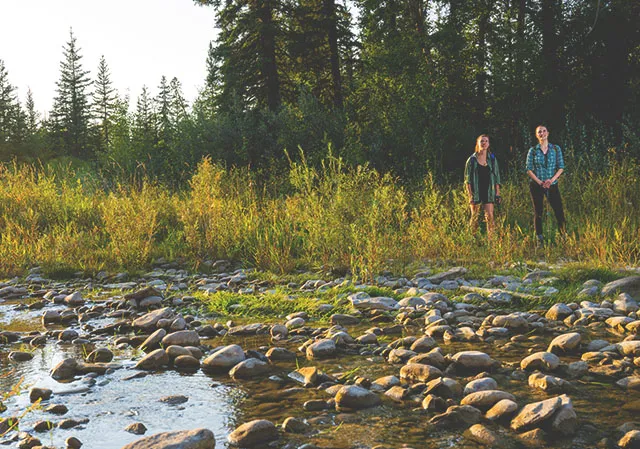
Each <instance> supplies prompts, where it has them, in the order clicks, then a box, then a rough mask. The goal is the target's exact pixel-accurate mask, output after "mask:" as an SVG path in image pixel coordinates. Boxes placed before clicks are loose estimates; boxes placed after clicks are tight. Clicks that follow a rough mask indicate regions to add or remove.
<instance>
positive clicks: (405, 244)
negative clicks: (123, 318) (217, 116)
mask: <svg viewBox="0 0 640 449" xmlns="http://www.w3.org/2000/svg"><path fill="white" fill-rule="evenodd" d="M577 168H578V169H575V170H572V171H570V172H569V173H567V174H566V176H563V180H562V183H561V189H562V192H563V196H564V202H565V209H566V213H567V219H568V230H569V235H568V237H567V238H566V239H564V240H563V241H562V242H560V241H559V239H556V242H555V244H552V245H549V246H548V247H547V248H545V249H544V251H540V250H538V251H536V249H535V247H534V241H533V230H532V223H531V222H532V210H531V209H532V208H531V205H530V200H529V196H528V191H527V184H526V181H525V179H524V175H523V174H521V173H518V174H517V176H515V175H514V176H511V179H507V180H506V181H505V182H504V185H503V188H502V194H503V199H504V201H503V206H502V207H501V208H500V210H499V211H498V214H497V222H498V226H497V228H498V229H497V232H496V235H495V237H494V238H493V239H492V241H487V239H486V236H485V235H484V234H481V235H479V236H478V235H472V234H470V233H469V231H468V226H467V224H468V206H467V202H466V200H465V195H464V190H463V188H462V185H442V184H438V183H436V182H435V181H434V180H433V178H432V177H430V176H428V177H427V178H426V179H425V182H424V185H423V186H421V187H420V188H419V189H411V190H409V189H407V188H405V187H403V186H402V185H401V183H400V182H398V180H397V179H394V178H393V177H391V176H390V175H382V174H379V173H377V172H376V171H374V170H371V169H368V168H366V167H355V168H354V167H347V166H345V165H344V164H343V163H342V161H341V160H339V159H335V158H327V159H326V160H325V161H324V164H323V165H322V167H321V168H319V169H315V168H312V167H310V166H309V165H307V164H305V163H304V162H303V163H297V164H292V165H291V167H290V170H289V172H288V173H285V174H283V177H284V178H283V180H282V182H281V183H280V185H278V188H275V187H273V186H261V187H257V186H258V183H256V182H255V181H256V180H255V178H254V173H252V172H250V171H248V170H227V169H223V168H221V167H219V166H217V165H215V164H212V163H211V162H210V161H209V160H206V159H205V160H203V161H202V162H201V163H200V165H199V167H198V169H197V171H196V172H195V174H194V176H193V177H192V178H191V180H190V183H189V186H188V188H186V189H184V190H183V191H180V192H174V191H170V190H169V189H167V188H165V187H163V186H162V185H159V184H157V183H153V182H150V181H145V180H141V181H136V182H131V183H127V184H120V185H117V186H115V187H113V186H112V187H110V188H108V189H105V188H104V187H103V184H102V183H100V182H98V181H97V180H95V179H92V178H91V177H86V176H85V177H83V178H82V179H83V180H82V181H79V180H78V179H79V178H78V176H76V173H74V172H73V171H72V170H71V169H63V170H60V169H59V170H57V172H56V174H52V173H51V172H49V171H47V170H45V169H43V168H42V167H36V166H30V165H22V166H18V165H13V164H10V165H0V232H1V240H0V273H1V274H2V275H4V276H10V275H15V274H22V273H24V272H25V270H26V269H27V268H29V267H31V266H33V265H36V264H37V265H41V266H42V267H43V268H44V270H45V272H47V273H49V274H64V273H72V272H75V271H79V270H81V271H86V272H97V271H99V270H103V269H107V270H122V269H125V270H130V271H135V270H140V269H144V268H145V267H146V266H147V265H148V264H149V263H150V262H151V261H152V260H153V259H155V258H159V257H164V258H166V259H168V260H175V259H178V260H181V261H182V262H184V263H185V264H187V265H189V266H192V267H200V268H202V267H203V265H202V264H203V262H205V261H207V260H216V259H236V260H242V261H246V263H247V264H248V265H253V266H256V267H258V268H261V269H265V270H270V271H273V272H276V273H288V272H291V271H292V270H294V269H296V268H312V269H316V268H323V269H333V270H334V271H336V272H347V271H351V272H352V273H353V274H354V275H356V276H359V277H361V278H368V277H371V276H374V275H376V274H377V273H379V272H380V271H381V270H384V269H392V270H402V269H403V268H406V267H407V266H408V265H409V264H412V263H414V262H420V261H423V260H425V259H446V260H451V261H458V262H460V263H470V262H477V263H483V264H488V265H489V266H494V265H496V266H497V265H500V264H502V263H504V262H512V261H521V260H530V259H534V260H537V259H539V258H541V257H544V258H546V259H547V260H550V261H554V260H558V259H561V258H563V259H571V260H576V261H579V262H582V263H586V264H590V265H593V266H616V265H622V266H624V265H628V264H638V263H639V262H640V212H639V211H640V195H638V192H640V177H639V167H638V164H637V162H635V161H632V160H626V161H623V162H615V161H612V162H611V163H610V164H609V165H608V168H607V169H605V170H603V171H600V172H597V173H596V172H591V171H589V169H588V167H577ZM283 185H284V188H283V187H282V186H283ZM275 191H278V192H281V193H278V194H274V193H273V192H275ZM282 192H285V193H282ZM545 226H546V233H547V235H553V234H554V232H555V231H554V230H555V222H554V219H553V218H552V215H549V214H547V216H546V220H545Z"/></svg>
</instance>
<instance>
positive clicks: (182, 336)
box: [162, 331, 200, 348]
mask: <svg viewBox="0 0 640 449" xmlns="http://www.w3.org/2000/svg"><path fill="white" fill-rule="evenodd" d="M162 344H163V345H164V347H165V348H166V347H167V346H173V345H175V346H198V345H199V344H200V336H199V335H198V333H197V332H196V331H177V332H173V333H171V334H169V335H166V336H165V337H164V338H163V339H162Z"/></svg>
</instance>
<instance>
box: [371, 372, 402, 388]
mask: <svg viewBox="0 0 640 449" xmlns="http://www.w3.org/2000/svg"><path fill="white" fill-rule="evenodd" d="M398 385H400V379H398V378H397V377H396V376H384V377H380V378H378V379H376V380H374V381H373V382H372V383H371V390H372V391H378V392H384V391H387V390H388V389H389V388H391V387H395V386H398Z"/></svg>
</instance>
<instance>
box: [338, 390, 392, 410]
mask: <svg viewBox="0 0 640 449" xmlns="http://www.w3.org/2000/svg"><path fill="white" fill-rule="evenodd" d="M335 399H336V407H338V409H340V408H348V409H363V408H369V407H375V406H376V405H379V404H380V402H381V400H380V397H379V396H378V395H377V394H375V393H372V392H371V391H369V390H367V389H366V388H362V387H359V386H357V385H345V386H343V387H342V388H340V390H339V391H338V394H336V398H335Z"/></svg>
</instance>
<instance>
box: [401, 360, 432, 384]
mask: <svg viewBox="0 0 640 449" xmlns="http://www.w3.org/2000/svg"><path fill="white" fill-rule="evenodd" d="M438 377H442V371H440V370H439V369H438V368H436V367H434V366H431V365H423V364H421V363H408V364H406V365H404V366H403V367H402V368H400V379H404V380H406V381H408V382H428V381H430V380H432V379H435V378H438Z"/></svg>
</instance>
